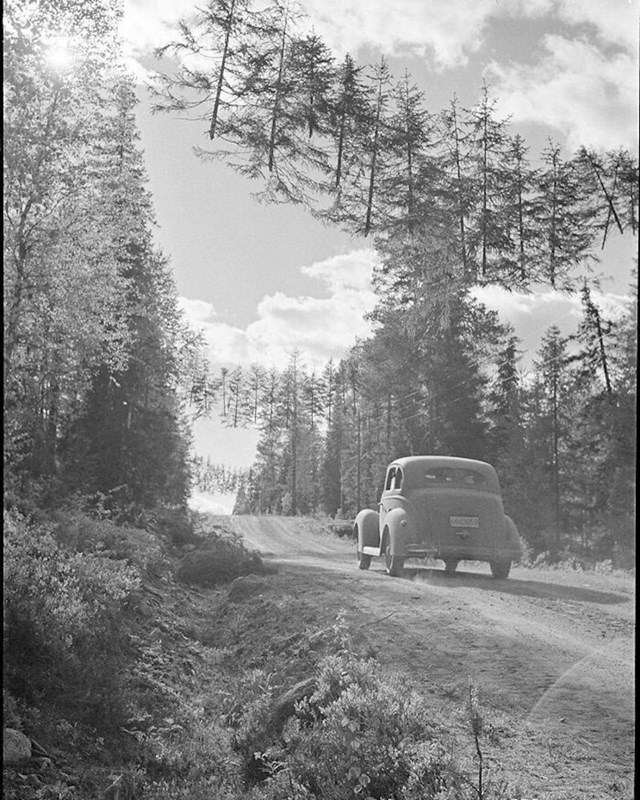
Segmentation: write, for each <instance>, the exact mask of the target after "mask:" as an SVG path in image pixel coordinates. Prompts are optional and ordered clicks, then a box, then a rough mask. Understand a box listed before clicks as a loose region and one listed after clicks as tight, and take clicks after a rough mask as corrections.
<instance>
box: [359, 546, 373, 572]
mask: <svg viewBox="0 0 640 800" xmlns="http://www.w3.org/2000/svg"><path fill="white" fill-rule="evenodd" d="M370 566H371V556H369V555H366V554H365V553H361V552H360V550H358V569H369V567H370Z"/></svg>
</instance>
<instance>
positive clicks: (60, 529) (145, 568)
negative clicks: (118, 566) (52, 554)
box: [52, 511, 168, 577]
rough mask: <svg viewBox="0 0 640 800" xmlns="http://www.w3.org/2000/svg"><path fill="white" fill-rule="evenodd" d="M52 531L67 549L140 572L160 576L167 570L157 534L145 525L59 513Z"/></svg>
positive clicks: (60, 543)
mask: <svg viewBox="0 0 640 800" xmlns="http://www.w3.org/2000/svg"><path fill="white" fill-rule="evenodd" d="M54 520H55V524H54V526H53V528H52V534H53V536H54V538H55V540H56V542H58V543H59V545H61V546H62V547H64V548H65V549H66V550H68V551H71V552H75V553H83V554H95V555H100V556H101V557H105V556H106V557H108V558H110V559H112V560H113V559H115V560H119V561H125V562H127V563H128V564H129V565H131V566H133V567H135V568H136V569H137V570H138V571H139V572H140V573H141V574H145V575H147V576H150V577H151V576H153V577H157V576H159V575H161V574H162V573H163V572H165V571H166V570H167V569H168V559H167V557H166V555H165V552H164V550H163V547H162V545H161V543H160V541H159V539H158V537H157V536H156V535H155V534H153V533H151V532H149V531H147V530H144V529H143V528H133V527H131V526H128V525H116V523H115V522H112V521H111V520H110V519H95V518H92V517H90V516H88V515H87V514H84V513H81V512H76V513H73V512H66V511H65V512H59V513H58V514H56V516H55V518H54Z"/></svg>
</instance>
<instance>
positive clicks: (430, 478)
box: [425, 467, 487, 488]
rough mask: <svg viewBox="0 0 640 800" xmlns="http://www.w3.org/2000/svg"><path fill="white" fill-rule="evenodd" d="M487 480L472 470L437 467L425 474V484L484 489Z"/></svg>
mask: <svg viewBox="0 0 640 800" xmlns="http://www.w3.org/2000/svg"><path fill="white" fill-rule="evenodd" d="M486 483H487V478H486V476H485V475H483V474H482V473H481V472H477V471H476V470H474V469H454V468H451V467H438V468H437V469H430V470H429V471H428V472H427V473H426V474H425V484H426V485H427V486H431V485H433V484H457V485H459V486H475V487H477V488H484V487H485V486H486Z"/></svg>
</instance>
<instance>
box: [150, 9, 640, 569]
mask: <svg viewBox="0 0 640 800" xmlns="http://www.w3.org/2000/svg"><path fill="white" fill-rule="evenodd" d="M303 21H304V20H303V19H301V14H300V12H299V11H296V10H295V9H293V8H292V7H291V5H289V4H281V3H276V4H273V5H271V6H269V7H268V8H267V9H266V10H265V9H262V10H256V8H255V7H254V6H252V4H251V3H249V2H247V1H246V0H234V2H226V0H220V1H219V2H212V3H210V4H209V6H208V7H207V9H206V10H203V11H202V12H201V13H200V14H199V16H198V17H197V19H196V21H195V22H194V23H193V24H192V25H188V24H187V23H186V22H185V23H183V24H182V26H181V30H180V36H179V37H178V39H177V40H176V41H175V42H173V43H172V44H170V45H167V46H166V47H165V48H163V49H162V50H161V51H160V52H159V55H160V56H161V57H165V58H166V57H171V59H172V60H171V63H170V66H168V67H167V69H166V70H165V71H164V72H161V73H160V74H159V75H158V77H157V80H156V82H155V85H154V89H153V91H154V96H155V108H156V111H158V112H163V113H173V114H177V115H181V116H185V115H186V116H188V117H189V118H190V119H191V120H192V121H195V122H197V123H198V124H199V125H200V126H202V127H203V128H205V127H206V130H207V131H208V135H209V138H210V140H211V146H210V148H208V149H205V148H200V149H199V150H198V154H199V156H200V157H201V158H202V159H204V160H208V159H220V160H224V162H225V163H227V164H229V165H230V166H231V167H232V168H234V169H236V170H237V171H238V172H240V174H242V175H246V176H249V177H250V178H252V179H253V180H255V181H256V182H257V184H258V187H259V188H258V190H257V191H256V197H257V199H259V200H261V201H264V202H290V203H296V204H301V205H303V206H304V207H306V208H307V209H308V211H309V213H311V214H313V215H314V216H316V217H317V218H319V219H322V220H323V221H324V222H325V223H327V224H333V225H338V226H340V227H341V228H342V229H344V230H345V231H348V232H349V233H351V234H353V235H355V236H364V237H372V239H373V240H374V243H375V247H376V250H377V253H378V255H379V258H380V265H379V266H378V268H377V269H376V271H375V274H374V288H375V291H376V295H377V298H378V303H377V306H376V308H375V309H374V311H373V312H372V314H371V315H370V316H371V321H372V323H373V327H374V333H373V335H372V336H371V337H370V338H369V339H367V340H365V341H359V342H358V343H357V344H356V345H355V346H354V347H353V348H352V349H351V351H350V352H349V353H348V354H347V355H346V356H345V357H344V358H342V359H341V360H340V361H339V362H338V363H334V362H333V361H330V362H329V363H328V364H326V366H325V368H324V369H323V370H319V371H311V370H309V368H308V367H306V366H305V364H304V354H301V353H298V352H293V353H292V354H291V359H290V363H289V365H288V367H287V368H286V369H285V370H284V371H280V372H279V371H277V370H274V369H271V370H269V369H267V368H265V367H263V366H261V365H259V364H254V365H251V366H250V367H245V368H243V367H241V366H236V367H233V366H224V367H222V369H221V371H220V373H219V374H218V373H216V374H211V375H206V376H202V377H203V381H202V383H201V384H199V385H197V386H194V387H193V390H194V392H195V398H196V399H197V400H198V402H200V404H201V407H205V406H206V407H210V408H211V409H212V410H213V413H217V414H219V415H220V416H221V418H222V420H223V421H224V423H225V424H227V425H229V426H231V427H238V426H243V425H253V426H257V427H258V429H259V431H260V442H259V446H258V455H257V459H256V462H255V464H254V465H253V467H252V468H251V469H250V470H248V471H247V472H246V473H244V474H234V475H230V474H229V471H228V470H225V469H224V467H220V465H211V464H206V463H203V462H202V460H201V459H196V465H195V469H196V473H195V479H196V483H197V485H198V486H199V487H200V488H201V489H203V490H207V489H212V488H217V489H218V490H221V491H237V493H238V494H237V501H236V508H235V511H236V513H257V514H263V513H277V514H294V515H295V514H315V513H324V514H328V515H330V516H334V515H336V514H337V515H338V516H340V517H343V518H346V519H348V518H353V517H354V516H355V514H356V513H357V511H358V509H359V508H361V507H363V506H366V505H370V504H372V503H375V502H377V494H378V492H379V489H380V486H379V483H380V481H381V479H382V473H383V470H384V467H385V465H386V464H387V463H388V462H389V461H390V460H392V459H393V458H395V457H398V456H401V455H410V454H418V453H432V454H449V455H458V456H466V457H473V458H479V459H483V460H488V461H490V462H491V463H493V464H494V465H495V466H496V467H497V469H498V472H499V474H500V476H501V480H502V483H503V490H504V494H505V503H506V505H507V507H508V508H509V509H510V513H511V514H512V515H513V517H514V519H515V520H516V522H517V524H518V525H519V527H520V529H521V531H522V534H523V536H524V537H525V539H526V541H527V543H528V544H529V546H530V547H531V548H532V550H533V551H534V553H541V552H549V553H551V554H552V557H553V555H554V554H555V555H557V553H558V551H559V550H561V549H562V548H564V547H569V548H570V549H575V550H577V551H579V552H581V553H582V554H583V555H589V554H592V555H593V554H597V555H598V556H600V557H605V556H606V557H607V558H616V559H618V560H627V559H629V558H632V557H633V556H632V553H633V551H634V533H633V531H634V521H633V496H634V485H635V477H634V471H635V449H634V445H633V438H632V437H630V436H629V433H630V432H632V431H634V430H635V413H636V409H635V403H636V394H635V374H636V319H637V317H636V315H637V306H636V302H635V297H636V287H635V285H631V286H630V287H629V298H630V299H629V302H628V306H627V308H626V309H625V311H624V313H622V314H619V315H617V317H616V318H615V319H610V318H608V316H607V314H606V313H605V311H604V310H603V308H601V307H600V306H599V304H598V289H599V287H600V278H601V275H600V274H599V272H598V263H599V254H600V253H601V251H602V250H603V249H604V248H605V246H606V243H607V240H608V239H610V237H613V236H621V235H622V236H634V235H637V226H638V166H637V161H636V160H634V158H633V156H632V154H630V153H629V152H628V151H625V150H623V149H618V150H615V151H610V152H594V151H592V150H588V149H586V148H584V147H583V148H580V149H579V150H578V151H577V152H575V153H573V154H569V155H565V154H564V152H563V148H562V146H561V145H560V144H559V143H557V142H554V141H553V140H551V139H550V140H549V141H548V143H547V145H546V147H545V148H544V149H543V151H542V152H541V153H539V154H537V155H536V156H535V157H534V156H532V155H530V152H529V147H528V146H527V144H526V142H525V141H524V140H523V138H522V136H521V135H520V134H518V133H517V132H513V131H512V125H511V123H510V121H509V120H505V119H500V118H499V117H498V115H497V112H496V101H495V99H494V98H492V97H491V94H490V88H489V87H488V86H487V85H486V84H485V85H483V86H482V88H481V90H480V96H479V100H478V102H477V104H476V105H475V106H474V107H472V108H464V107H462V106H461V104H460V103H459V101H458V99H457V98H456V97H455V96H454V97H453V98H452V100H451V102H450V105H449V106H448V107H447V108H445V109H442V110H440V111H435V110H432V109H429V108H427V106H426V103H425V98H424V95H423V93H422V92H420V91H419V90H418V88H417V86H416V85H415V83H414V82H413V80H412V78H411V76H410V75H409V73H408V72H405V74H404V75H403V76H402V77H401V78H400V79H398V78H396V77H394V76H393V75H392V74H391V72H390V70H389V68H388V65H387V63H386V61H385V59H384V58H382V59H381V60H380V61H379V62H378V63H376V64H374V65H359V64H357V63H356V62H355V61H354V59H353V58H351V56H349V55H347V56H346V57H345V58H344V59H343V60H342V61H341V62H340V63H338V62H336V59H335V57H334V56H333V54H332V53H331V51H330V50H329V48H328V47H327V46H326V45H325V44H324V42H323V41H322V39H321V38H320V37H318V36H317V35H315V34H309V33H306V32H305V30H304V26H303ZM634 275H635V273H634ZM634 280H635V278H634ZM487 285H496V286H500V287H503V288H505V289H507V290H519V291H528V290H532V289H534V288H538V289H539V288H541V287H542V288H544V287H546V288H549V289H551V290H556V291H558V292H564V293H568V294H574V295H577V296H579V297H580V303H581V309H582V319H581V321H580V322H579V324H578V325H577V327H576V329H575V331H574V332H573V333H571V334H568V335H562V334H561V331H560V329H559V328H558V327H556V326H552V327H550V329H549V330H547V331H546V332H545V333H544V336H543V338H542V342H541V345H540V348H539V351H538V352H537V353H536V357H535V361H534V366H533V369H532V370H527V371H525V370H523V369H522V366H521V363H520V362H521V356H522V353H521V351H520V349H519V341H518V339H517V337H516V335H515V332H514V331H513V330H512V329H511V328H510V327H509V326H508V325H505V324H504V323H502V322H501V320H500V319H499V317H498V315H497V314H496V313H495V312H493V311H491V310H489V309H488V308H486V307H485V306H483V305H482V303H480V302H478V301H477V300H476V299H474V294H473V290H474V288H476V287H479V286H487Z"/></svg>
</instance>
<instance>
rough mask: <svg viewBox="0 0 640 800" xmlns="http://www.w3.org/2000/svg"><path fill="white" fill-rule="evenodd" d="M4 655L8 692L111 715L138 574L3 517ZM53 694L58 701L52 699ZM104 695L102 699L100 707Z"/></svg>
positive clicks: (47, 530)
mask: <svg viewBox="0 0 640 800" xmlns="http://www.w3.org/2000/svg"><path fill="white" fill-rule="evenodd" d="M4 523H5V530H4V589H5V592H4V628H3V639H4V652H5V680H6V684H7V687H8V689H9V691H11V692H12V693H14V694H15V695H16V696H17V697H19V698H24V699H26V700H27V701H28V702H32V701H33V700H34V699H36V697H37V696H38V694H40V693H42V692H46V693H47V694H49V695H54V697H53V699H54V702H55V700H56V699H58V700H59V699H60V698H61V697H63V696H64V697H67V699H68V698H69V695H71V696H72V697H73V698H74V699H75V700H76V701H77V702H78V707H80V705H81V704H82V703H84V704H85V705H88V708H89V709H91V708H93V709H96V708H98V707H99V706H100V705H101V704H102V708H101V709H100V710H101V712H102V713H108V712H109V710H110V709H113V707H114V704H115V703H117V692H115V691H114V687H115V685H116V682H117V675H118V668H117V667H118V664H117V659H118V657H119V654H120V652H121V649H122V646H123V632H122V630H121V627H120V614H121V611H122V608H123V607H124V604H125V603H126V602H127V600H128V599H129V598H130V596H131V594H132V592H134V591H135V590H136V589H137V588H138V587H139V585H140V580H139V573H138V570H137V569H136V568H135V567H133V566H131V565H129V564H126V563H123V562H122V561H116V560H113V559H111V558H109V557H108V555H107V554H105V553H101V552H95V553H82V552H70V551H69V550H66V549H64V548H63V547H61V546H60V545H59V544H58V542H57V541H56V539H55V537H54V535H53V526H52V525H47V524H43V523H40V524H28V523H26V522H25V520H24V519H23V518H21V517H19V516H18V515H16V514H15V513H5V518H4ZM56 694H57V695H58V697H57V698H56V696H55V695H56ZM105 698H107V702H105Z"/></svg>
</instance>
